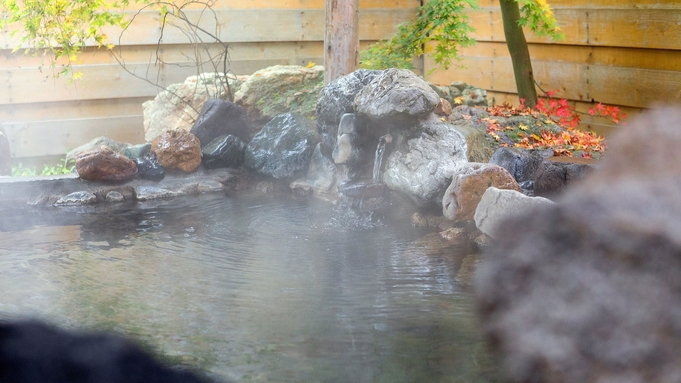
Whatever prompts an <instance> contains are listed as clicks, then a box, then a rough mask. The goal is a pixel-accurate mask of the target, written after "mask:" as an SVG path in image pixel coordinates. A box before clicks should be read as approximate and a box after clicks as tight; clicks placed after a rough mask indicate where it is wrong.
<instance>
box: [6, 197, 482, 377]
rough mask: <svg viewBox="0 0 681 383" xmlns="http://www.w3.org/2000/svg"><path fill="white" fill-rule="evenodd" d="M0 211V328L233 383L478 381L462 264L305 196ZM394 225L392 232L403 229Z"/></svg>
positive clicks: (477, 347)
mask: <svg viewBox="0 0 681 383" xmlns="http://www.w3.org/2000/svg"><path fill="white" fill-rule="evenodd" d="M90 209H93V210H88V209H83V208H73V209H71V210H68V209H56V208H54V209H41V210H27V209H25V208H24V209H7V208H6V209H2V210H1V211H0V291H1V292H2V293H1V294H0V319H12V318H16V317H24V316H34V317H39V318H43V319H46V320H48V321H50V322H52V323H55V324H58V325H61V326H65V327H69V328H83V327H84V328H91V329H92V328H94V329H107V330H114V331H118V332H120V333H123V334H124V335H126V336H130V337H133V338H136V339H138V340H140V341H142V342H144V343H145V344H147V345H149V346H151V347H152V348H154V349H155V350H157V351H159V352H161V353H163V354H165V355H167V356H168V357H169V358H170V360H171V361H172V362H173V363H183V364H188V365H191V366H194V367H197V368H200V369H202V370H204V371H206V372H207V374H208V375H209V376H211V377H215V378H217V379H224V380H227V379H229V380H233V381H239V382H360V383H361V382H391V383H397V382H490V381H496V378H495V377H496V369H495V367H494V363H493V362H492V360H491V358H490V357H489V354H488V353H487V351H486V348H485V346H484V343H483V342H482V341H481V337H480V335H479V332H478V325H477V322H476V320H475V317H474V307H473V302H472V298H471V293H470V287H469V279H470V272H471V270H472V269H473V268H474V266H475V263H476V262H477V256H476V255H475V254H473V255H470V254H465V253H464V252H459V253H457V252H456V251H452V250H451V249H450V250H447V251H442V250H437V249H435V250H434V249H432V248H429V246H428V245H427V244H426V243H424V242H423V241H420V240H419V239H418V238H419V237H421V236H422V235H423V234H424V233H422V232H419V231H418V230H416V229H414V228H412V227H411V225H410V224H409V222H408V220H401V222H382V223H369V222H365V221H358V220H355V219H350V218H348V217H345V216H344V215H343V214H339V212H338V211H337V210H335V209H334V207H333V206H331V205H328V204H326V203H323V202H319V201H314V200H296V199H291V198H284V199H281V198H279V199H274V198H271V197H256V196H241V197H229V198H227V197H225V196H204V197H201V198H192V199H177V200H174V201H169V202H162V203H156V204H147V205H137V206H120V207H118V208H116V209H115V210H113V211H112V210H110V209H109V210H101V211H100V210H97V209H98V208H90ZM405 221H406V222H405Z"/></svg>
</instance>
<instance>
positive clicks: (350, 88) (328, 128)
mask: <svg viewBox="0 0 681 383" xmlns="http://www.w3.org/2000/svg"><path fill="white" fill-rule="evenodd" d="M380 73H381V71H377V70H367V69H358V70H356V71H354V72H352V73H350V74H348V75H346V76H343V77H339V78H337V79H335V80H333V81H332V82H330V83H329V84H327V85H325V86H324V87H323V88H322V90H321V91H320V93H319V99H318V100H317V106H316V115H317V130H318V131H319V134H320V135H321V138H322V141H321V144H322V146H321V148H320V149H321V151H322V153H323V154H325V155H326V156H328V157H331V151H332V150H333V148H334V146H335V145H336V136H337V135H338V124H339V123H340V120H341V117H342V116H343V115H344V114H346V113H354V111H355V110H354V107H353V103H354V101H355V96H357V93H359V91H360V90H362V88H364V87H365V86H366V85H367V84H368V83H370V82H371V81H372V80H373V79H374V78H376V76H377V75H378V74H380Z"/></svg>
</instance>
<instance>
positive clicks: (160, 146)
mask: <svg viewBox="0 0 681 383" xmlns="http://www.w3.org/2000/svg"><path fill="white" fill-rule="evenodd" d="M151 152H152V153H154V154H155V155H156V157H157V158H158V163H159V164H160V165H161V166H163V167H164V168H166V169H180V170H183V171H185V172H187V173H189V172H192V171H194V169H196V168H197V167H198V166H199V165H200V164H201V142H200V141H199V139H198V138H196V136H195V135H193V134H191V133H189V132H186V131H184V130H169V131H166V132H164V133H163V134H161V135H160V136H158V137H156V139H155V140H154V142H152V143H151Z"/></svg>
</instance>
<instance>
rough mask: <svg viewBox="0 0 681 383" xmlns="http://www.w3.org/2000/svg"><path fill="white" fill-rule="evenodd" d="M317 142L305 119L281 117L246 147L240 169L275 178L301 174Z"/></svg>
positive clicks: (316, 137)
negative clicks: (242, 167) (251, 170)
mask: <svg viewBox="0 0 681 383" xmlns="http://www.w3.org/2000/svg"><path fill="white" fill-rule="evenodd" d="M318 142H319V135H318V134H317V129H316V127H315V125H314V123H313V122H312V121H311V120H308V119H307V118H305V117H303V116H300V115H296V114H292V113H285V114H281V115H279V116H277V117H275V118H274V119H272V121H270V122H268V123H267V124H266V125H265V126H264V127H263V128H262V130H261V131H260V132H259V133H258V134H256V135H255V137H253V140H251V142H250V143H249V144H248V146H247V147H246V153H245V158H244V166H246V167H247V168H249V169H253V170H255V171H257V172H259V173H261V174H265V175H268V176H272V177H274V178H278V179H284V178H297V177H300V176H302V175H304V174H305V172H306V171H307V169H308V166H309V164H310V156H311V155H312V151H313V150H314V147H315V146H316V145H317V143H318Z"/></svg>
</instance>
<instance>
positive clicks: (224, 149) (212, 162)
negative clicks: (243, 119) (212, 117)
mask: <svg viewBox="0 0 681 383" xmlns="http://www.w3.org/2000/svg"><path fill="white" fill-rule="evenodd" d="M245 152H246V144H245V143H244V142H243V141H241V140H240V139H239V138H238V137H235V136H232V135H224V136H220V137H217V138H216V139H214V140H213V141H211V142H210V143H209V144H208V145H206V146H204V147H203V149H202V150H201V153H202V154H203V165H204V166H205V167H206V169H216V168H238V167H239V166H241V164H243V162H244V153H245Z"/></svg>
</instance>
